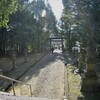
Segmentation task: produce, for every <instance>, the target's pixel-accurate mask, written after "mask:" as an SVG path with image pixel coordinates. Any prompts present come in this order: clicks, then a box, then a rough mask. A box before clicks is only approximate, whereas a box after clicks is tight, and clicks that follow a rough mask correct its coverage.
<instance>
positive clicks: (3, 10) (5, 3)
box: [0, 0, 18, 28]
mask: <svg viewBox="0 0 100 100" xmlns="http://www.w3.org/2000/svg"><path fill="white" fill-rule="evenodd" d="M17 7H18V3H17V0H0V27H2V26H3V27H6V28H8V25H7V23H8V21H9V15H10V14H12V13H13V12H15V11H16V10H17Z"/></svg>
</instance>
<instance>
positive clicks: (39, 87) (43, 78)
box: [10, 51, 64, 100]
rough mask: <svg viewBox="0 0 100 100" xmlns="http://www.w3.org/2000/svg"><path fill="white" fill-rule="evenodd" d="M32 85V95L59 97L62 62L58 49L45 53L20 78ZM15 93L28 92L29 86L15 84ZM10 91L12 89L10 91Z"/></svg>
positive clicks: (61, 89) (62, 75) (50, 97)
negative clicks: (52, 52) (51, 52)
mask: <svg viewBox="0 0 100 100" xmlns="http://www.w3.org/2000/svg"><path fill="white" fill-rule="evenodd" d="M20 80H21V81H24V82H27V83H29V84H31V85H32V95H33V97H39V98H49V99H57V98H58V99H59V100H61V99H62V97H63V93H64V64H63V57H62V55H61V53H60V52H59V51H55V52H54V54H48V55H46V56H45V57H44V58H43V59H42V60H41V61H39V62H38V63H37V64H36V65H35V66H33V67H32V68H31V69H30V70H29V71H28V72H27V73H26V74H25V75H24V76H23V77H22V78H21V79H20ZM15 88H16V94H17V95H27V94H29V87H28V86H27V87H26V86H25V85H19V84H16V86H15ZM10 92H12V90H11V91H10Z"/></svg>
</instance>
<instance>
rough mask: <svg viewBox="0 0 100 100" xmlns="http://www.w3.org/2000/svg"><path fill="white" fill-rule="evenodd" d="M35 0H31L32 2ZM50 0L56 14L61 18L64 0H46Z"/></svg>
mask: <svg viewBox="0 0 100 100" xmlns="http://www.w3.org/2000/svg"><path fill="white" fill-rule="evenodd" d="M31 1H33V0H30V2H31ZM46 1H48V2H49V3H50V5H51V7H52V10H53V12H54V15H55V16H56V18H57V20H59V19H60V17H61V13H62V10H63V4H62V0H45V2H46Z"/></svg>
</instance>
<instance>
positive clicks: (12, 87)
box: [11, 81, 16, 95]
mask: <svg viewBox="0 0 100 100" xmlns="http://www.w3.org/2000/svg"><path fill="white" fill-rule="evenodd" d="M11 84H12V89H13V94H14V95H16V93H15V89H14V84H13V81H11Z"/></svg>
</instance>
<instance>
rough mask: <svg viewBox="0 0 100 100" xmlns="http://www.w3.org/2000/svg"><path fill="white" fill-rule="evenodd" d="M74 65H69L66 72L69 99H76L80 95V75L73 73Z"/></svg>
mask: <svg viewBox="0 0 100 100" xmlns="http://www.w3.org/2000/svg"><path fill="white" fill-rule="evenodd" d="M73 69H74V67H73V66H71V65H69V66H68V67H67V69H66V70H67V72H68V76H67V78H68V83H69V89H68V92H69V100H77V98H78V97H80V96H82V93H81V92H80V89H81V86H80V82H81V77H80V76H79V75H75V74H74V73H72V72H73Z"/></svg>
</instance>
